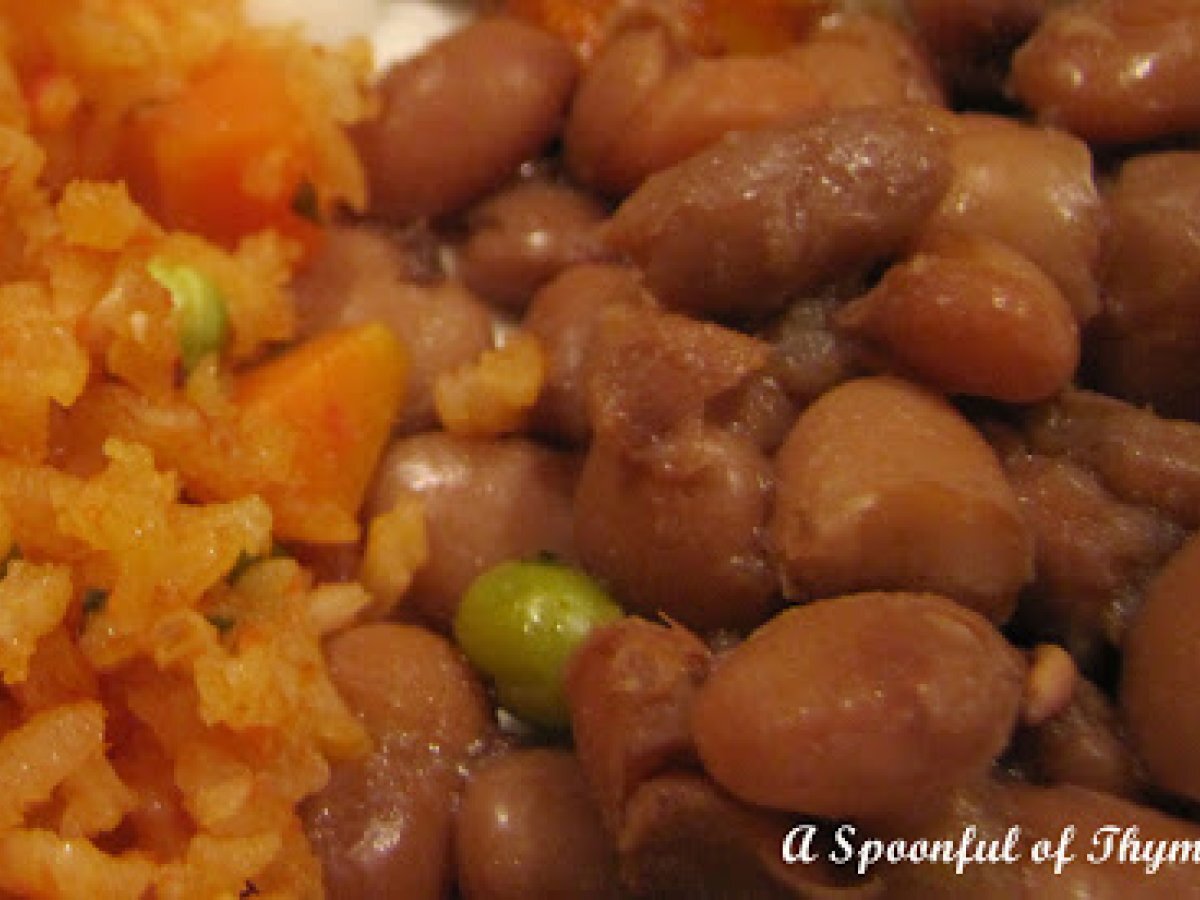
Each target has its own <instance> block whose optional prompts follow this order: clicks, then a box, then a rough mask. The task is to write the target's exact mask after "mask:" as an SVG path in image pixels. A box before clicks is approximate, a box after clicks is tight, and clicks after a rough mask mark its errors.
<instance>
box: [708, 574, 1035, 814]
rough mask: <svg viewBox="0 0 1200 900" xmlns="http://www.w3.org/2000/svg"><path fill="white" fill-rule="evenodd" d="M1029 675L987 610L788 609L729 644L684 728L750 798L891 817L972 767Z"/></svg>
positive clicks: (895, 597)
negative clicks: (690, 730)
mask: <svg viewBox="0 0 1200 900" xmlns="http://www.w3.org/2000/svg"><path fill="white" fill-rule="evenodd" d="M1023 680H1024V672H1023V664H1022V663H1021V661H1020V659H1019V657H1018V655H1017V654H1016V651H1015V650H1013V649H1012V648H1010V647H1009V646H1008V644H1007V643H1006V641H1005V640H1004V638H1003V637H1002V636H1001V635H1000V633H999V632H997V631H996V630H995V628H994V627H993V626H992V625H991V624H990V623H989V622H988V621H987V620H986V619H984V618H983V617H982V616H980V615H978V614H977V613H974V612H972V611H971V610H968V609H965V608H964V607H962V606H961V605H959V604H957V603H955V602H953V601H952V600H948V599H946V598H944V597H939V596H936V595H932V594H899V593H897V594H884V593H879V594H857V595H852V596H847V597H839V598H837V599H834V600H822V601H817V602H815V603H811V604H808V605H805V606H799V607H795V608H793V609H790V610H787V611H786V612H783V613H781V614H780V615H778V616H776V617H775V618H773V619H771V620H770V621H769V622H768V623H767V624H766V625H764V626H763V627H762V628H760V629H759V630H758V631H756V632H755V633H754V634H752V635H751V636H750V637H749V638H748V639H747V640H746V641H745V642H744V643H742V644H740V645H739V646H737V647H736V648H734V649H733V650H732V651H730V652H729V654H728V655H726V656H725V657H724V658H723V659H722V660H721V661H720V662H719V663H718V665H717V666H716V667H715V668H714V669H713V672H712V674H711V675H710V676H709V678H708V680H707V681H706V682H705V683H704V685H703V686H702V687H701V688H700V690H699V692H698V693H697V695H696V700H695V703H694V705H693V710H692V726H693V732H694V735H695V740H696V747H697V749H698V750H699V753H700V758H701V760H702V761H703V763H704V767H705V769H706V770H707V771H708V772H709V774H710V775H712V777H713V778H714V779H715V780H716V781H717V783H718V784H720V785H721V786H722V787H724V788H725V789H727V790H728V791H730V792H731V793H733V794H734V795H735V796H737V797H740V798H742V799H743V800H747V801H749V802H751V803H756V804H760V805H763V806H768V807H772V808H775V809H784V810H791V811H794V812H801V813H806V814H809V815H816V816H830V817H835V818H842V817H846V818H859V819H865V820H874V821H880V820H886V819H888V818H889V817H895V816H905V815H909V814H911V812H912V810H913V809H916V808H920V806H921V805H922V804H925V803H929V802H930V801H933V800H935V799H937V798H939V797H941V796H942V795H943V794H945V793H946V792H948V791H949V790H951V789H952V788H954V787H956V786H957V785H960V784H963V783H966V782H968V781H970V780H971V779H973V778H975V777H978V776H980V775H981V774H982V773H983V772H984V771H986V769H987V768H988V767H989V766H990V765H991V764H992V762H993V760H994V759H995V758H996V757H997V756H998V755H999V753H1000V751H1001V750H1002V749H1003V748H1004V746H1005V744H1006V743H1007V742H1008V739H1009V736H1010V734H1011V732H1012V729H1013V726H1014V724H1015V721H1016V717H1017V711H1018V707H1019V704H1020V698H1021V687H1022V682H1023Z"/></svg>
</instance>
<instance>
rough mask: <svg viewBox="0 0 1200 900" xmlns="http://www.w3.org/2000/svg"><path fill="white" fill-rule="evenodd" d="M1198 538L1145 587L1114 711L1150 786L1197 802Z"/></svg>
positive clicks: (1130, 634)
mask: <svg viewBox="0 0 1200 900" xmlns="http://www.w3.org/2000/svg"><path fill="white" fill-rule="evenodd" d="M1198 648H1200V540H1198V539H1197V538H1195V537H1193V538H1191V539H1190V540H1189V541H1188V542H1187V543H1186V544H1184V545H1183V547H1182V548H1181V549H1180V550H1179V551H1178V552H1177V553H1176V554H1175V555H1174V556H1173V557H1171V559H1170V560H1169V561H1168V562H1167V565H1166V566H1165V567H1164V568H1163V569H1162V571H1160V572H1159V573H1158V575H1157V576H1156V577H1155V579H1154V581H1153V582H1152V583H1151V585H1150V588H1149V590H1147V592H1146V596H1145V598H1144V599H1143V601H1142V606H1141V609H1139V610H1138V611H1137V613H1136V614H1135V615H1134V617H1133V621H1132V623H1131V624H1130V627H1129V631H1128V632H1127V634H1126V636H1125V644H1124V650H1125V656H1124V665H1123V668H1122V680H1121V710H1122V712H1123V713H1124V716H1125V721H1126V722H1127V723H1128V726H1129V733H1130V737H1131V738H1132V740H1133V746H1134V748H1135V749H1136V750H1137V752H1138V754H1139V755H1140V756H1141V758H1142V760H1143V761H1144V762H1145V764H1146V767H1147V769H1148V770H1149V774H1150V779H1151V781H1152V782H1153V783H1154V784H1156V785H1158V786H1159V787H1161V788H1164V789H1166V790H1168V791H1173V792H1175V793H1178V794H1180V795H1182V796H1184V797H1187V798H1189V799H1191V800H1200V769H1197V767H1196V748H1197V747H1200V694H1197V692H1196V685H1197V684H1198V683H1200V650H1198Z"/></svg>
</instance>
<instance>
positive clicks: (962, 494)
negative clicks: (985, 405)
mask: <svg viewBox="0 0 1200 900" xmlns="http://www.w3.org/2000/svg"><path fill="white" fill-rule="evenodd" d="M775 462H776V478H777V497H776V505H775V513H774V518H773V520H772V523H771V527H772V536H773V538H774V544H775V547H776V550H777V552H778V554H779V557H780V561H781V564H782V566H783V568H784V572H785V577H786V579H787V580H788V581H789V582H790V585H791V588H792V590H793V592H794V593H795V594H797V595H799V596H802V597H822V596H832V595H836V594H841V593H847V592H850V591H855V590H869V589H888V590H928V591H935V592H938V593H944V594H946V595H947V596H950V597H954V598H955V599H957V600H959V601H960V602H962V603H964V604H966V605H967V606H970V607H972V608H974V609H976V610H978V611H980V612H981V613H983V614H984V615H986V616H988V617H989V618H991V619H992V620H993V621H996V622H1002V621H1004V620H1005V619H1007V618H1008V616H1009V615H1010V614H1011V612H1012V610H1013V606H1014V604H1015V601H1016V596H1017V592H1018V590H1019V589H1020V588H1021V586H1022V585H1024V584H1025V583H1026V582H1027V581H1028V580H1029V579H1030V577H1031V576H1032V574H1033V544H1032V541H1031V539H1030V535H1029V532H1028V530H1027V528H1026V525H1025V523H1024V521H1023V519H1022V517H1021V513H1020V510H1019V508H1018V506H1017V499H1016V496H1015V494H1014V493H1013V491H1012V488H1011V487H1010V486H1009V484H1008V482H1007V481H1006V480H1005V478H1004V474H1003V472H1002V471H1001V469H1000V464H999V462H998V460H997V458H996V456H995V454H994V452H993V451H992V449H991V448H990V447H989V446H988V445H987V444H986V443H985V442H984V440H983V438H982V437H981V436H980V435H979V433H978V432H977V431H976V430H975V429H974V428H973V427H972V426H971V424H970V423H969V422H967V420H966V419H964V418H963V417H962V416H961V415H959V413H958V412H956V411H955V410H954V408H953V407H951V406H950V405H949V404H948V403H946V402H945V401H944V400H943V399H942V398H941V397H940V396H937V395H934V394H933V393H931V392H929V391H927V390H925V389H923V388H919V387H917V386H915V385H913V384H911V383H908V382H905V381H902V380H900V379H897V378H893V377H890V376H880V377H873V378H861V379H857V380H855V381H850V382H846V383H845V384H842V385H840V386H839V387H836V388H834V389H833V390H831V391H829V392H828V393H826V394H824V395H823V396H822V397H821V398H820V399H819V400H817V402H816V403H814V404H813V405H812V406H810V407H809V408H808V409H807V410H805V412H804V413H803V414H802V415H801V416H800V418H799V420H797V422H796V425H795V426H794V427H793V429H792V432H791V434H790V435H789V436H788V439H787V441H786V442H785V443H784V445H783V447H782V448H781V449H780V451H779V453H778V455H777V456H776V461H775Z"/></svg>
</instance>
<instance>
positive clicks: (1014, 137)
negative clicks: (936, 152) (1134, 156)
mask: <svg viewBox="0 0 1200 900" xmlns="http://www.w3.org/2000/svg"><path fill="white" fill-rule="evenodd" d="M947 127H948V128H950V130H951V132H952V134H953V140H952V142H951V147H950V154H951V159H952V161H953V168H954V177H953V181H952V183H951V185H950V187H949V189H948V190H947V191H946V192H945V195H944V196H943V198H942V202H941V204H940V206H939V208H938V211H937V213H936V214H935V215H933V216H931V217H930V218H929V221H928V226H927V227H928V228H929V229H931V230H932V229H937V230H941V229H951V230H960V231H970V232H975V233H979V234H985V235H988V236H990V237H993V238H995V239H996V240H998V241H1003V242H1004V243H1006V244H1008V245H1009V246H1011V247H1012V248H1013V249H1015V250H1018V251H1020V252H1021V253H1023V254H1024V255H1025V256H1027V257H1029V259H1031V260H1033V262H1035V263H1037V264H1038V265H1039V266H1041V268H1042V269H1043V270H1044V271H1045V272H1046V274H1047V275H1049V276H1050V277H1051V278H1053V279H1054V282H1055V283H1056V284H1057V285H1058V287H1059V290H1061V291H1062V292H1063V296H1064V297H1066V298H1067V300H1068V301H1069V302H1070V304H1071V308H1072V309H1073V310H1074V311H1075V318H1077V319H1078V320H1079V321H1080V322H1085V321H1087V320H1088V319H1090V318H1091V317H1092V316H1094V315H1095V314H1096V311H1097V310H1098V309H1099V308H1100V304H1099V300H1098V298H1097V292H1096V277H1097V268H1098V264H1099V259H1100V238H1101V233H1102V228H1103V221H1104V215H1103V204H1102V203H1101V200H1100V195H1099V193H1098V191H1097V189H1096V184H1095V181H1094V180H1093V177H1092V155H1091V152H1090V150H1089V149H1088V147H1087V145H1086V144H1084V143H1083V142H1082V141H1080V140H1078V139H1077V138H1074V137H1072V136H1071V135H1069V134H1067V133H1065V132H1062V131H1058V130H1056V129H1053V128H1037V127H1033V126H1029V125H1024V124H1022V123H1020V122H1018V121H1016V120H1014V119H1005V118H1001V117H999V116H990V115H982V114H978V113H972V114H963V115H959V116H956V117H954V119H953V120H952V121H948V124H947Z"/></svg>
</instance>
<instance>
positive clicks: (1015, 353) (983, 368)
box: [837, 234, 1079, 403]
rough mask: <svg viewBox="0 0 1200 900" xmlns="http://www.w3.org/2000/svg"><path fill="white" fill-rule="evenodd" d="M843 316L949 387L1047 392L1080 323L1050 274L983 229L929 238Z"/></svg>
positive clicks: (1061, 373)
mask: <svg viewBox="0 0 1200 900" xmlns="http://www.w3.org/2000/svg"><path fill="white" fill-rule="evenodd" d="M837 321H838V323H839V324H840V325H841V326H842V327H843V328H846V329H847V330H848V331H849V332H850V333H851V334H852V335H854V336H856V337H858V338H861V339H864V340H865V341H867V342H868V343H869V344H871V345H873V346H874V347H875V348H877V349H878V350H879V351H880V353H881V354H882V357H883V360H884V362H885V364H891V365H892V366H894V367H896V368H898V369H899V370H900V371H905V372H908V373H910V374H912V375H913V376H914V377H915V378H916V379H917V380H919V381H922V382H924V383H926V384H929V385H931V386H933V387H935V388H938V389H939V390H942V391H946V392H947V393H951V394H973V395H977V396H982V397H991V398H993V399H995V400H1003V401H1007V402H1010V403H1031V402H1034V401H1037V400H1044V399H1046V398H1047V397H1050V396H1052V395H1053V394H1055V393H1057V392H1058V391H1059V390H1061V389H1062V388H1063V387H1064V386H1066V385H1067V384H1068V383H1069V382H1070V381H1071V378H1072V377H1073V376H1074V374H1075V368H1076V366H1077V365H1078V363H1079V328H1078V326H1077V324H1076V322H1075V316H1074V314H1073V313H1072V312H1071V307H1070V306H1069V305H1068V303H1067V301H1066V300H1065V299H1064V298H1063V296H1062V293H1061V292H1060V291H1059V289H1058V288H1057V287H1056V286H1055V284H1054V282H1053V281H1051V280H1050V278H1049V277H1048V276H1047V275H1046V274H1045V273H1044V272H1042V270H1041V269H1039V268H1038V267H1037V266H1035V265H1034V264H1033V263H1032V262H1030V261H1029V260H1028V259H1027V258H1026V257H1024V256H1023V255H1021V254H1019V253H1017V252H1015V251H1013V250H1011V249H1009V248H1008V247H1007V246H1006V245H1004V244H1001V243H1000V242H998V241H995V240H992V239H990V238H986V237H983V236H980V235H965V234H944V235H941V236H938V237H937V238H935V239H932V240H930V241H927V242H926V244H925V245H924V246H923V247H922V248H921V249H920V250H919V251H918V252H917V253H916V254H914V255H913V256H911V257H910V258H908V259H907V260H905V261H904V262H902V263H899V264H897V265H895V266H893V267H892V268H891V269H889V270H888V272H887V274H886V275H884V277H883V280H882V281H881V282H880V283H879V284H878V285H877V286H876V287H875V288H873V289H872V290H871V291H870V292H869V293H868V294H867V295H866V296H864V297H862V298H861V299H859V300H856V301H855V302H853V303H851V304H850V305H848V306H847V307H845V308H844V309H843V310H841V311H840V313H839V314H838V317H837Z"/></svg>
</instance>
